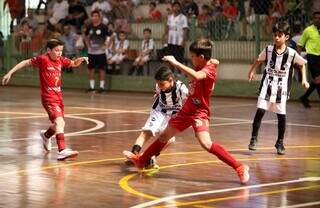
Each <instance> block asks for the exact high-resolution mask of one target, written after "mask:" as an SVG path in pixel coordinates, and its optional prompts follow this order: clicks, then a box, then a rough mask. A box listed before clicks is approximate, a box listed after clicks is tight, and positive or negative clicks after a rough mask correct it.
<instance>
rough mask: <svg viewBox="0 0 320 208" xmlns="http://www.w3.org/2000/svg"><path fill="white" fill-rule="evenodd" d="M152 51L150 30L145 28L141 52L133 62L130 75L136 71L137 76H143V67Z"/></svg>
mask: <svg viewBox="0 0 320 208" xmlns="http://www.w3.org/2000/svg"><path fill="white" fill-rule="evenodd" d="M153 50H154V41H153V39H152V38H151V29H150V28H145V29H144V30H143V41H142V44H141V51H140V52H139V55H138V57H137V58H136V59H135V60H134V62H133V66H132V68H131V70H130V72H129V75H132V74H133V73H134V71H135V70H136V69H137V75H143V66H144V65H145V64H146V63H147V62H148V61H149V59H150V55H151V53H152V52H153Z"/></svg>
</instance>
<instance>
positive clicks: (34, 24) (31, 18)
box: [21, 9, 38, 31]
mask: <svg viewBox="0 0 320 208" xmlns="http://www.w3.org/2000/svg"><path fill="white" fill-rule="evenodd" d="M25 21H27V22H28V24H29V26H30V27H31V28H32V30H33V31H35V30H36V29H37V27H38V20H36V19H35V18H34V16H33V11H32V9H28V11H27V16H26V17H24V18H23V19H22V20H21V22H25Z"/></svg>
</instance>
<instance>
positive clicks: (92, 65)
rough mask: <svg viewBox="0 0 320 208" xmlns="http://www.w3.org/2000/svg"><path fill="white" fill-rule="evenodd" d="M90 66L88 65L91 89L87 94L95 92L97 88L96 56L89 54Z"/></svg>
mask: <svg viewBox="0 0 320 208" xmlns="http://www.w3.org/2000/svg"><path fill="white" fill-rule="evenodd" d="M88 58H89V64H88V74H89V89H88V90H87V92H93V91H94V87H95V77H94V75H95V71H94V68H95V63H96V61H95V55H91V54H88Z"/></svg>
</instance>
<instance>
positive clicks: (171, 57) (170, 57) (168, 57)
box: [162, 56, 177, 64]
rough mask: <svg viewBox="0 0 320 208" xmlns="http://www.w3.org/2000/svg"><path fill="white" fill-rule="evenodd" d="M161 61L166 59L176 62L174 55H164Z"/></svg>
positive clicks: (172, 62) (171, 62)
mask: <svg viewBox="0 0 320 208" xmlns="http://www.w3.org/2000/svg"><path fill="white" fill-rule="evenodd" d="M162 61H166V62H169V63H170V64H175V63H177V60H176V58H175V57H174V56H164V57H163V58H162Z"/></svg>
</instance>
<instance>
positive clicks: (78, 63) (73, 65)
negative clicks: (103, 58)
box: [70, 57, 89, 67]
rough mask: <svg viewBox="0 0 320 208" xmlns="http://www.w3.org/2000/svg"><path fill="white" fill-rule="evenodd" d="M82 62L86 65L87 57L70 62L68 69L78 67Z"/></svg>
mask: <svg viewBox="0 0 320 208" xmlns="http://www.w3.org/2000/svg"><path fill="white" fill-rule="evenodd" d="M84 61H85V62H86V63H87V64H88V63H89V61H88V57H80V58H77V59H75V60H71V63H70V67H78V66H80V64H81V63H82V62H84Z"/></svg>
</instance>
